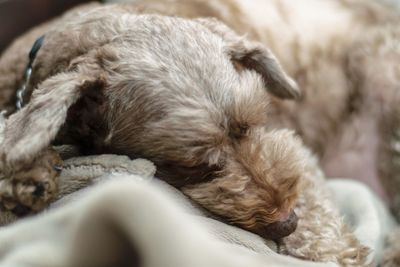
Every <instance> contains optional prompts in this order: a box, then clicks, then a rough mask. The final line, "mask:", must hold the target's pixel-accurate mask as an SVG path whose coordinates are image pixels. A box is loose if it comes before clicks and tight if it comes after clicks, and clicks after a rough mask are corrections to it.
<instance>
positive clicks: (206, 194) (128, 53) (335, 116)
mask: <svg viewBox="0 0 400 267" xmlns="http://www.w3.org/2000/svg"><path fill="white" fill-rule="evenodd" d="M304 7H307V9H305V8H304ZM87 10H89V8H86V7H85V8H78V9H76V10H74V11H72V12H71V13H69V14H66V15H64V17H63V18H61V19H60V20H59V22H57V21H56V22H53V23H50V24H47V25H42V26H40V27H39V28H37V29H35V30H33V31H31V32H30V33H28V34H27V35H26V37H22V38H21V39H19V40H17V41H16V42H15V43H14V45H12V46H11V47H10V48H9V49H8V50H7V51H6V52H5V54H4V56H3V57H2V58H1V59H0V77H2V78H1V79H4V80H3V81H2V80H0V89H1V90H0V91H1V92H2V94H4V98H3V97H1V98H0V101H2V102H1V104H2V105H3V106H5V107H9V109H10V111H12V110H13V108H11V106H10V105H11V103H13V98H12V95H13V92H14V91H15V88H16V87H17V85H18V84H19V83H20V82H21V79H20V78H19V79H18V77H19V76H18V75H20V73H23V68H24V64H25V63H26V59H25V58H24V57H23V56H24V54H26V50H28V48H29V46H30V45H31V43H32V42H33V39H32V38H33V37H32V36H34V35H36V36H39V34H37V33H39V32H40V33H44V32H46V33H47V34H46V40H45V43H44V45H43V48H42V49H41V51H39V54H38V57H37V60H36V62H35V64H34V76H33V79H32V80H31V82H30V86H29V90H30V92H32V91H33V92H34V93H33V94H32V97H31V99H30V103H29V104H28V106H27V107H26V108H24V109H23V110H22V111H20V112H17V113H15V114H14V115H12V116H10V118H9V119H8V124H7V125H10V128H9V129H5V131H6V138H5V140H4V142H3V144H2V146H1V147H0V150H1V151H3V154H2V165H3V166H2V168H3V169H8V168H9V169H15V168H18V165H19V163H18V162H20V163H21V162H22V163H26V162H29V161H30V160H33V158H34V157H35V155H36V153H37V152H40V151H41V150H44V149H47V145H48V144H49V143H50V141H52V140H53V139H55V140H56V142H58V143H74V144H78V145H80V146H81V148H82V150H83V151H82V152H83V153H87V154H91V153H104V152H112V153H120V154H126V155H129V156H131V157H137V156H140V157H147V158H149V159H151V160H153V161H154V162H155V164H156V165H157V167H158V173H157V175H158V176H160V177H161V178H163V179H165V180H166V181H168V182H169V183H171V184H172V185H175V186H177V187H179V188H181V189H182V190H183V191H184V192H186V194H188V195H189V196H190V197H192V198H193V199H195V200H196V201H198V202H199V203H200V204H202V205H203V206H205V207H206V208H207V209H209V210H210V211H212V212H213V213H214V214H215V215H217V216H221V217H223V218H224V219H225V220H227V221H229V222H231V223H234V224H237V225H240V226H241V227H243V228H245V229H248V230H251V231H253V232H256V233H262V234H264V235H265V234H266V233H265V232H264V230H265V226H266V225H268V224H271V223H274V222H276V221H281V220H282V219H283V220H285V219H287V218H288V216H289V214H290V213H291V212H292V210H293V208H294V207H296V208H295V211H296V213H297V216H298V217H299V221H298V228H297V231H295V232H294V233H293V234H292V235H290V236H289V237H287V238H286V239H285V244H286V245H285V247H286V250H285V251H286V252H287V253H289V254H291V255H294V256H297V257H301V258H307V259H312V260H320V261H333V262H337V263H339V264H341V265H343V266H366V265H367V254H368V249H366V248H365V247H364V246H362V245H361V244H360V243H359V242H358V241H357V240H356V239H355V237H354V235H353V234H352V233H351V232H350V230H349V229H348V228H347V227H346V226H345V224H344V223H343V222H342V221H341V219H340V218H339V216H338V212H337V210H336V209H335V207H334V205H333V203H332V202H331V200H330V197H329V193H328V192H327V191H326V190H325V189H324V186H323V184H322V182H320V180H321V179H323V174H322V173H321V172H320V171H319V167H318V164H317V163H316V162H315V161H314V160H313V159H312V157H311V156H310V155H306V156H305V154H304V153H306V152H304V150H303V149H302V146H301V144H300V143H299V141H298V140H297V139H296V138H295V137H294V136H293V135H292V134H291V133H290V132H289V131H287V130H277V129H279V128H290V129H294V130H295V131H296V132H297V133H298V134H299V135H300V136H301V138H302V140H303V141H304V143H305V144H306V145H307V146H308V147H309V148H310V149H311V150H312V151H313V152H314V153H316V154H317V156H318V157H319V159H320V161H321V165H322V167H323V169H324V170H325V172H326V173H327V174H328V175H332V176H346V177H354V178H358V179H363V180H364V181H365V182H366V183H368V184H369V185H371V186H372V187H373V188H375V190H376V191H377V192H378V193H379V194H380V195H381V196H382V197H385V198H387V200H388V202H389V203H391V204H392V205H393V204H394V203H395V202H396V193H395V190H394V189H397V188H399V185H398V180H399V179H397V176H398V175H397V174H396V173H398V172H397V170H398V166H397V165H396V164H395V162H397V161H396V159H397V157H398V145H397V143H398V132H399V131H398V121H399V120H398V103H399V94H398V87H397V85H398V77H399V72H400V71H399V67H398V62H399V56H398V55H399V53H398V39H399V37H398V34H399V33H398V31H399V30H398V27H397V25H398V22H399V20H400V19H399V17H398V15H396V14H395V13H394V12H392V11H391V10H389V9H388V8H387V7H385V6H383V5H379V4H377V3H375V2H374V1H364V0H340V1H333V0H332V1H319V0H302V1H295V2H293V1H289V0H281V1H272V0H271V1H257V0H254V1H239V0H216V1H205V0H192V1H183V0H175V1H172V0H168V1H160V0H147V1H139V2H138V3H136V4H134V5H122V6H121V5H116V6H109V7H103V8H97V9H94V10H93V11H87ZM139 13H140V14H143V13H145V14H152V15H134V14H139ZM77 14H80V16H78V17H77V16H76V15H77ZM155 14H157V15H155ZM160 15H174V16H180V17H186V18H188V19H183V18H171V17H166V16H160ZM198 17H202V18H200V19H199V18H198ZM204 17H214V18H217V19H219V20H220V21H222V22H224V23H225V24H226V25H227V26H226V25H224V24H222V23H220V22H219V21H217V20H215V19H209V18H204ZM98 21H101V23H98ZM96 22H97V23H96ZM230 28H232V29H233V30H235V31H236V32H238V33H239V34H245V33H247V34H248V36H247V37H240V36H239V35H237V34H236V33H235V32H234V31H232V30H231V29H230ZM127 29H128V30H127ZM366 32H367V33H368V34H365V33H366ZM25 38H26V39H25ZM66 40H68V41H66ZM266 44H268V47H269V48H270V49H271V51H272V52H273V53H272V52H271V51H270V50H269V49H267V48H265V45H266ZM149 47H151V50H149ZM24 49H25V50H24ZM22 50H24V52H22ZM54 51H63V53H55V52H54ZM274 54H275V55H276V57H277V58H278V59H279V61H280V62H281V63H282V66H283V67H282V66H281V65H280V64H279V63H278V62H277V60H276V58H275V56H274ZM11 55H19V57H15V56H11ZM10 65H12V66H15V68H12V69H11V68H10V67H9V66H10ZM283 69H285V70H286V71H287V72H288V73H289V74H290V76H292V77H294V78H295V80H296V81H297V83H298V84H299V85H300V87H301V88H302V96H301V97H299V90H298V88H297V86H296V84H295V83H294V82H293V81H292V79H291V78H290V77H289V76H288V75H287V74H286V73H285V72H284V71H283ZM4 77H10V78H9V79H8V78H4ZM54 79H60V80H59V82H60V83H62V84H64V85H63V86H65V87H66V88H64V89H63V88H58V89H57V90H54V92H52V91H53V90H51V89H53V88H52V87H57V86H49V84H50V83H51V81H52V80H54ZM68 86H70V87H68ZM34 88H35V89H34ZM265 88H266V89H267V91H268V92H269V93H270V94H267V93H265V91H264V89H265ZM377 88H378V89H379V90H377ZM35 91H39V92H40V91H42V92H43V94H40V93H36V92H35ZM56 91H57V93H56ZM68 92H73V94H72V95H70V96H68V94H67V93H68ZM53 94H54V95H53ZM52 95H53V96H52ZM63 96H65V97H66V98H65V99H63V98H62V97H63ZM28 98H30V94H28V95H27V99H26V100H28ZM57 98H60V99H57ZM282 98H283V99H287V98H299V99H298V101H282ZM10 99H11V100H10ZM44 99H47V100H51V101H53V103H56V104H54V106H51V107H50V105H53V104H48V105H49V107H47V104H46V103H48V102H51V101H47V100H46V102H45V104H43V103H44V101H43V100H44ZM57 101H59V102H57ZM61 102H62V103H61ZM56 106H63V107H64V108H63V109H61V110H57V112H58V113H55V114H54V117H53V119H54V120H52V116H49V120H48V121H46V120H45V119H40V118H43V112H44V110H50V109H51V110H56ZM33 107H34V108H33ZM34 116H37V117H38V118H39V119H38V120H37V121H40V123H39V124H35V123H36V122H37V121H36V120H31V119H30V118H34ZM62 121H66V122H67V123H65V124H63V125H61V124H62V123H61V122H62ZM34 122H35V123H34ZM132 122H135V123H132ZM54 123H55V124H54ZM11 125H12V127H15V128H14V129H12V127H11ZM28 125H30V126H31V127H35V128H33V129H37V133H36V135H37V137H38V139H37V142H36V143H35V144H32V148H30V147H28V146H30V143H31V142H29V140H30V137H29V136H30V130H29V131H28V130H26V132H25V129H28V128H27V126H28ZM52 125H55V126H56V127H55V128H51V126H52ZM18 127H19V128H18ZM58 127H61V129H60V130H59V131H58ZM17 129H22V131H20V133H19V134H18V135H16V136H15V137H14V136H13V132H14V131H15V130H17ZM43 129H49V130H46V131H42V130H43ZM7 131H8V134H7ZM360 133H362V134H360ZM7 136H8V137H7ZM25 136H26V137H27V139H24V137H25ZM21 144H23V145H21ZM267 144H268V145H267ZM14 146H15V147H17V148H20V147H21V149H16V150H15V151H13V152H12V153H10V154H8V153H5V151H7V149H10V148H11V147H14ZM22 148H23V149H22ZM31 152H32V153H31ZM306 154H307V153H306ZM385 162H386V163H385ZM387 162H392V163H387ZM379 179H381V180H383V181H384V183H383V184H384V185H386V186H385V187H384V188H382V187H380V183H379Z"/></svg>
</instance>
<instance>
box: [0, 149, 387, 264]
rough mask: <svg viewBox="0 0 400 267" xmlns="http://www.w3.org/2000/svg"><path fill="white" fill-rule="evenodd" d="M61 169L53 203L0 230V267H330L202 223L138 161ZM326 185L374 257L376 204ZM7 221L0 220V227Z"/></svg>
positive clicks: (80, 163)
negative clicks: (43, 210) (59, 183)
mask: <svg viewBox="0 0 400 267" xmlns="http://www.w3.org/2000/svg"><path fill="white" fill-rule="evenodd" d="M64 168H65V169H64V170H63V171H62V173H61V196H60V199H59V200H57V201H56V202H55V203H53V204H52V205H51V207H50V209H49V210H48V211H46V212H44V213H42V214H40V215H38V216H35V217H32V218H26V219H23V220H20V221H19V222H16V223H12V224H10V225H8V226H4V227H2V228H0V266H7V267H20V266H37V267H45V266H49V267H50V266H52V267H58V266H60V267H61V266H63V267H64V266H73V267H79V266H82V267H83V266H84V267H91V266H96V267H103V266H104V267H106V266H107V267H108V266H143V267H180V266H182V267H183V266H185V267H188V266H191V267H195V266H199V267H205V266H207V267H208V266H210V267H211V266H221V267H225V266H226V267H236V266H237V267H239V266H240V267H243V266H251V267H258V266H260V267H261V266H294V267H295V266H304V267H305V266H309V267H313V266H321V267H323V266H336V265H334V264H331V263H311V262H305V261H301V260H298V259H295V258H292V257H289V256H284V255H280V254H278V253H277V251H279V247H278V246H277V244H275V243H274V242H272V241H265V240H263V239H262V238H260V237H258V236H256V235H254V234H251V233H249V232H246V231H243V230H241V229H238V228H235V227H232V226H229V225H226V224H224V223H221V222H219V221H217V220H214V219H212V218H210V217H209V216H207V213H206V212H204V211H203V210H201V209H200V208H198V207H196V206H195V205H193V204H192V203H191V202H190V201H189V200H187V199H186V198H185V197H184V196H183V195H182V194H181V193H180V192H179V191H176V190H175V189H173V188H171V187H170V186H168V185H166V184H164V183H162V182H160V181H158V180H156V179H153V178H152V177H153V174H154V172H155V168H154V166H153V164H151V163H150V162H148V161H146V160H139V159H138V160H133V161H131V160H129V159H128V158H127V157H125V156H115V155H103V156H92V157H78V158H72V159H69V160H66V161H65V166H64ZM89 184H93V185H94V186H90V187H86V186H87V185H89ZM330 186H331V188H332V189H333V191H334V192H335V195H336V197H337V202H338V205H339V206H343V207H344V209H343V211H344V214H345V217H346V219H347V220H348V222H349V223H351V224H352V225H353V227H354V228H355V231H356V233H357V235H358V237H359V238H360V239H361V240H362V241H363V242H364V244H367V245H368V246H370V247H372V248H373V249H374V254H373V255H372V257H375V259H377V258H379V257H380V256H381V251H382V246H383V236H384V235H385V234H386V232H387V231H388V230H389V229H390V228H391V227H392V224H391V220H390V217H389V216H388V214H387V212H386V210H385V208H384V207H383V205H382V204H381V203H380V202H379V201H378V200H377V199H376V198H375V196H373V195H372V194H371V192H370V191H369V190H368V189H366V187H364V186H362V185H360V184H358V183H356V182H350V181H347V180H334V181H332V182H330ZM84 187H85V188H84ZM80 188H84V189H82V190H78V189H80ZM76 190H78V191H76ZM13 219H14V218H13V217H12V216H11V215H10V214H5V213H2V214H0V222H1V223H5V222H6V221H11V220H13ZM139 262H140V264H139Z"/></svg>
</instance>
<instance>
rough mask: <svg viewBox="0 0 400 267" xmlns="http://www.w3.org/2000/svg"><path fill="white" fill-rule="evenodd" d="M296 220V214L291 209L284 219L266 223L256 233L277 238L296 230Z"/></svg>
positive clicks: (269, 237)
mask: <svg viewBox="0 0 400 267" xmlns="http://www.w3.org/2000/svg"><path fill="white" fill-rule="evenodd" d="M297 221H298V218H297V215H296V213H295V212H294V211H292V212H291V213H290V215H289V217H288V218H287V219H286V220H284V221H277V222H274V223H271V224H268V225H266V226H264V227H263V228H262V229H260V231H259V233H258V234H259V235H261V236H263V237H264V238H267V239H272V240H278V239H281V238H283V237H285V236H288V235H290V234H291V233H293V232H294V231H295V230H296V227H297Z"/></svg>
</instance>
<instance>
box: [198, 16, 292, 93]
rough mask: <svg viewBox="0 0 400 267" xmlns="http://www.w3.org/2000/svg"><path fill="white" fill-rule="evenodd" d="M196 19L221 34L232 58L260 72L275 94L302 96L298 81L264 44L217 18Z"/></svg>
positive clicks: (267, 85) (266, 84)
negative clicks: (283, 67) (238, 31)
mask: <svg viewBox="0 0 400 267" xmlns="http://www.w3.org/2000/svg"><path fill="white" fill-rule="evenodd" d="M196 21H197V22H199V23H201V24H202V25H204V26H205V27H207V28H208V29H209V30H211V31H212V32H213V33H215V34H218V35H219V36H221V37H222V38H223V39H224V40H225V42H226V44H227V49H228V53H229V55H230V56H231V58H232V60H233V61H235V62H237V63H239V64H240V65H241V66H243V67H244V68H247V69H251V70H254V71H256V72H257V73H259V74H260V75H261V77H262V78H263V80H264V83H265V86H266V88H267V90H268V91H269V92H271V93H272V94H273V95H275V96H277V97H279V98H289V99H293V98H298V97H299V96H300V90H299V88H298V86H297V84H296V82H295V81H294V80H293V79H291V78H290V77H289V76H288V75H287V74H286V73H285V71H284V70H283V69H282V67H281V65H280V64H279V62H278V60H277V59H276V58H275V56H274V55H273V54H272V52H271V51H270V50H269V49H268V48H266V47H265V46H264V45H262V44H261V43H257V42H251V41H248V40H247V39H246V38H244V37H241V36H238V35H237V34H236V33H235V32H234V31H233V30H231V29H230V28H229V27H228V26H226V25H225V24H223V23H222V22H220V21H219V20H217V19H215V18H199V19H196Z"/></svg>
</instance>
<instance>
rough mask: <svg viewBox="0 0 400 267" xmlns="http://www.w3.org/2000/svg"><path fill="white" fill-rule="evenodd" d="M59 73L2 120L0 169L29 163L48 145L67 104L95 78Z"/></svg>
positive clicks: (56, 131)
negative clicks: (25, 102) (24, 104)
mask: <svg viewBox="0 0 400 267" xmlns="http://www.w3.org/2000/svg"><path fill="white" fill-rule="evenodd" d="M91 74H92V75H90V76H89V74H87V75H84V74H82V73H80V72H75V71H71V72H67V73H60V74H58V75H55V76H52V77H50V78H48V79H47V80H45V81H44V82H43V83H41V84H40V85H39V87H38V88H37V89H35V90H34V92H33V94H32V97H31V100H30V102H29V103H28V104H27V105H26V106H25V107H24V108H22V109H21V110H20V111H18V112H17V113H15V114H13V115H11V116H10V117H9V118H8V119H7V120H6V122H5V128H4V131H3V134H4V135H3V140H2V142H1V144H0V170H3V171H5V170H7V169H10V168H13V167H15V166H16V165H18V164H24V163H29V162H30V161H32V160H33V159H34V158H35V156H37V154H38V153H40V152H41V151H42V150H43V149H45V148H46V147H48V146H49V145H50V143H51V142H52V141H53V140H54V138H55V137H56V135H57V133H58V131H59V129H60V127H61V126H62V125H63V123H64V122H65V119H66V116H67V112H68V108H69V107H70V106H71V105H72V104H73V103H75V102H76V100H77V99H78V98H79V97H80V96H81V95H82V93H83V92H84V91H85V90H87V89H88V88H90V87H92V86H96V83H98V82H99V78H98V77H99V76H96V75H94V73H91Z"/></svg>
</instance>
